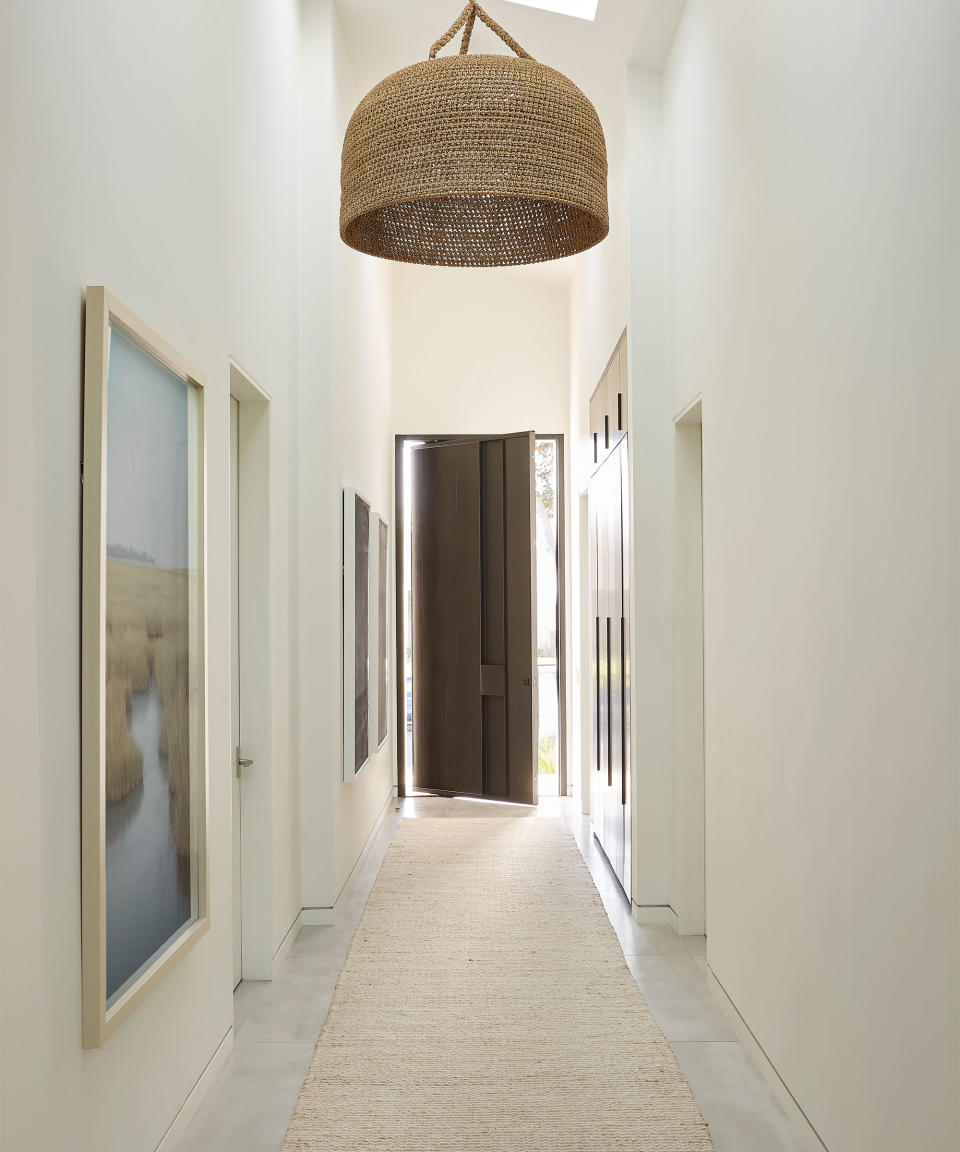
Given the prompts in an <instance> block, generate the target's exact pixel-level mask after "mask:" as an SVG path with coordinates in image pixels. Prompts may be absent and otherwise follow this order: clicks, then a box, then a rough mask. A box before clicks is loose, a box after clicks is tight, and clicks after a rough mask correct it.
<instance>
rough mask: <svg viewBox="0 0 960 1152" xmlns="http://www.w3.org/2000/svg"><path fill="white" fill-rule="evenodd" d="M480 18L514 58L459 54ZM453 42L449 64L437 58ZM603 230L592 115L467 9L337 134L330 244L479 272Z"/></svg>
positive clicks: (598, 130)
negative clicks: (334, 223)
mask: <svg viewBox="0 0 960 1152" xmlns="http://www.w3.org/2000/svg"><path fill="white" fill-rule="evenodd" d="M477 17H479V18H480V19H481V20H483V21H484V23H486V24H487V25H488V26H489V27H490V28H492V29H493V31H494V32H496V33H497V35H498V36H500V37H501V39H503V41H504V42H505V43H506V44H507V45H508V46H509V47H510V48H511V49H512V50H513V51H514V52H515V53H516V56H505V55H479V54H478V55H473V56H468V55H467V48H468V47H469V43H470V34H471V32H472V31H473V25H474V22H475V20H476V19H477ZM461 28H463V29H464V33H463V41H462V43H461V46H460V55H459V56H445V57H442V58H440V59H437V58H436V55H437V52H438V51H439V50H440V49H441V48H442V47H443V46H444V45H445V44H447V43H448V42H449V41H450V40H451V39H452V38H453V37H454V36H455V35H456V33H457V32H458V31H459V30H460V29H461ZM608 231H609V218H608V214H607V149H606V143H605V141H604V137H603V128H602V127H601V125H600V119H599V117H598V116H597V113H596V110H595V109H594V107H593V105H592V104H591V103H590V101H589V100H588V99H587V98H586V96H584V94H583V93H582V92H581V91H580V89H579V88H578V87H577V86H576V85H575V84H573V83H572V82H571V81H570V80H568V79H567V77H566V76H564V75H562V74H561V73H560V72H556V71H554V69H552V68H547V67H546V66H545V65H543V64H538V63H537V61H536V60H534V59H532V58H531V57H530V56H528V55H527V53H526V52H524V50H523V49H522V48H521V47H520V46H519V44H517V43H516V41H514V40H513V39H512V38H511V37H510V36H509V35H508V34H507V33H506V32H505V31H504V30H503V29H502V28H501V27H500V26H499V25H498V24H497V23H496V22H495V21H494V20H492V19H491V18H490V17H489V16H488V15H487V13H486V12H484V11H483V10H482V9H481V8H480V7H479V6H478V5H477V4H474V3H470V4H468V5H467V6H466V8H464V10H463V12H462V13H461V14H460V17H459V19H458V20H457V22H456V23H455V24H454V25H453V27H452V28H451V29H450V30H449V32H447V34H446V35H445V36H443V37H442V38H441V39H440V40H438V41H437V43H436V44H434V46H433V48H432V49H431V51H430V57H429V59H427V60H424V61H422V62H421V63H419V64H414V65H413V66H412V67H410V68H404V69H403V70H402V71H400V72H395V73H394V74H393V75H392V76H388V77H387V79H386V80H383V81H381V83H379V84H378V85H377V86H376V87H375V88H374V89H372V91H370V92H369V93H368V94H367V95H366V96H365V97H364V98H363V100H361V102H360V104H359V105H358V107H357V109H356V111H355V112H354V114H353V116H352V118H351V120H350V123H349V125H348V127H347V134H346V137H345V139H344V142H343V157H342V167H341V201H340V236H341V238H342V239H343V240H344V242H345V243H346V244H349V245H350V247H351V248H356V249H357V250H358V251H359V252H366V253H369V254H370V255H371V256H382V257H385V258H386V259H388V260H401V261H405V262H407V263H413V264H445V265H456V266H461V267H490V266H495V265H507V264H532V263H535V262H537V261H541V260H555V259H557V258H559V257H561V256H571V255H573V254H574V253H576V252H582V251H584V250H585V249H586V248H590V247H592V246H593V245H594V244H597V243H599V242H600V241H601V240H602V239H603V238H604V236H606V234H607V232H608Z"/></svg>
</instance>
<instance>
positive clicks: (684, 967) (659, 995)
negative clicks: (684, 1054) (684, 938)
mask: <svg viewBox="0 0 960 1152" xmlns="http://www.w3.org/2000/svg"><path fill="white" fill-rule="evenodd" d="M627 966H628V967H629V969H630V971H631V972H632V973H633V976H634V979H635V980H636V981H637V985H638V986H639V988H640V991H641V992H642V993H643V998H644V1000H646V1002H647V1004H648V1006H649V1008H650V1010H651V1012H653V1015H654V1017H655V1018H656V1021H657V1023H658V1024H659V1025H660V1027H661V1028H662V1029H663V1034H664V1035H665V1036H666V1038H667V1039H668V1040H669V1041H670V1042H671V1043H672V1042H673V1041H674V1040H677V1041H681V1040H736V1033H735V1032H734V1031H733V1028H732V1027H731V1025H730V1023H729V1022H728V1020H727V1018H726V1016H725V1015H724V1013H723V1009H722V1008H721V1006H720V1003H719V1001H718V1000H717V998H716V997H715V996H714V994H713V993H712V992H711V991H710V987H709V985H708V984H707V981H706V978H705V975H704V973H703V971H702V970H701V968H700V967H699V966H698V965H697V962H696V961H695V960H694V958H693V957H692V956H690V955H678V956H664V955H646V956H641V955H636V956H628V957H627Z"/></svg>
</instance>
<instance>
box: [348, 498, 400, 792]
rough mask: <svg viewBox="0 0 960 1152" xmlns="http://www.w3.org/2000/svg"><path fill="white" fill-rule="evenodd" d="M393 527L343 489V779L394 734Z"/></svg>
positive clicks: (365, 502) (351, 777) (354, 773)
mask: <svg viewBox="0 0 960 1152" xmlns="http://www.w3.org/2000/svg"><path fill="white" fill-rule="evenodd" d="M389 549H390V531H389V527H388V525H387V523H386V521H384V520H383V519H382V517H380V516H379V515H377V514H376V513H375V512H374V511H373V508H372V506H371V504H370V501H369V500H366V499H365V498H364V497H363V496H362V495H361V494H360V493H359V492H358V491H357V490H356V489H355V488H345V489H344V491H343V569H342V570H343V597H342V605H343V653H342V672H343V778H344V780H345V781H346V782H348V783H349V782H350V781H351V780H354V779H356V777H357V776H358V775H359V773H360V771H361V770H362V769H363V766H364V765H365V764H366V763H367V761H368V760H369V759H370V755H371V753H372V752H374V751H376V750H377V749H378V748H380V747H381V746H382V745H383V744H384V743H385V741H386V739H387V735H388V732H389V725H388V718H389V709H388V705H387V699H388V695H389V691H388V678H389V670H388V652H389V644H388V634H389V625H388V620H387V606H388V603H389V597H388V585H389V570H390V569H389V561H388V554H389Z"/></svg>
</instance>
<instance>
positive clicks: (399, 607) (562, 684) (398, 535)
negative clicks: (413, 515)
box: [393, 430, 568, 797]
mask: <svg viewBox="0 0 960 1152" xmlns="http://www.w3.org/2000/svg"><path fill="white" fill-rule="evenodd" d="M476 435H482V436H494V437H495V436H496V435H497V434H495V433H476V434H474V435H471V434H468V433H464V432H459V433H456V434H453V435H449V436H446V435H443V434H438V433H436V432H434V433H425V434H422V435H417V434H415V433H412V432H404V433H398V434H397V435H396V436H395V437H394V473H393V523H394V548H393V558H394V575H395V579H394V595H395V604H394V613H395V615H394V633H395V641H396V645H395V653H394V658H395V660H396V669H395V674H394V677H393V679H394V691H395V692H396V707H397V733H398V738H397V741H396V744H397V780H396V783H397V794H398V796H400V797H403V796H406V794H407V793H406V767H407V765H406V760H407V738H406V736H407V716H406V679H405V677H404V675H403V666H404V651H403V637H404V619H405V612H406V604H405V602H404V601H405V597H406V593H407V589H406V587H405V586H404V575H405V573H404V570H403V545H404V537H403V525H404V507H403V449H404V445H405V444H406V443H407V441H408V440H415V441H417V442H419V443H424V444H441V443H446V444H449V443H453V442H455V441H458V440H472V439H475V436H476ZM500 435H504V436H506V435H509V433H501V434H500ZM534 437H535V439H537V440H556V441H557V477H558V484H557V487H558V492H557V500H558V503H559V508H558V510H557V533H558V535H557V608H558V615H559V629H558V633H557V635H558V643H559V646H560V655H559V659H558V661H557V667H558V679H559V690H560V712H559V728H560V795H561V796H565V795H566V789H567V684H568V676H567V660H568V655H567V621H566V615H567V614H566V602H567V556H566V510H567V495H566V474H565V464H566V461H565V456H564V436H563V433H562V432H560V433H556V432H537V431H536V430H534Z"/></svg>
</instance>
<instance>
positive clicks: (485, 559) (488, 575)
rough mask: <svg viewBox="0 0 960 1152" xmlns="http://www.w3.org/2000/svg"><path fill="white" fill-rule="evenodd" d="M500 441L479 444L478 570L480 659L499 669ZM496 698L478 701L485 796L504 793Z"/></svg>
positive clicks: (501, 709) (501, 708) (501, 714)
mask: <svg viewBox="0 0 960 1152" xmlns="http://www.w3.org/2000/svg"><path fill="white" fill-rule="evenodd" d="M503 467H504V442H503V441H502V440H487V441H484V442H483V443H482V444H481V445H480V477H481V480H480V492H481V523H482V530H481V539H482V549H481V563H482V566H483V623H482V632H481V644H482V659H483V663H484V664H485V665H489V666H493V667H495V668H496V667H499V668H501V669H502V668H503V667H504V666H505V665H506V662H507V652H506V602H505V596H506V587H505V567H504V560H505V557H504V547H505V538H504V530H505V514H504V473H503ZM498 689H499V691H500V693H501V694H491V695H485V696H484V698H483V767H484V789H483V790H484V794H485V795H487V796H500V797H502V796H506V795H507V710H506V698H505V697H504V696H503V695H502V689H500V688H499V681H498Z"/></svg>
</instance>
